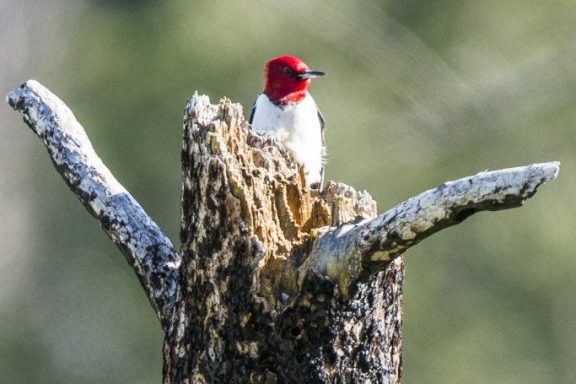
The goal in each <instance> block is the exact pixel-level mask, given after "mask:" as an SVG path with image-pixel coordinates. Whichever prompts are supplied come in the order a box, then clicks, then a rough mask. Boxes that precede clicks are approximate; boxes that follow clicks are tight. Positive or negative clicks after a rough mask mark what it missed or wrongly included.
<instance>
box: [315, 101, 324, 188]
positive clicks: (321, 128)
mask: <svg viewBox="0 0 576 384" xmlns="http://www.w3.org/2000/svg"><path fill="white" fill-rule="evenodd" d="M316 109H317V110H318V120H320V135H321V136H322V169H321V170H320V186H319V187H318V189H319V190H320V192H322V188H323V187H324V164H325V163H326V137H325V136H326V135H325V132H326V121H325V120H324V116H322V112H320V109H318V106H316Z"/></svg>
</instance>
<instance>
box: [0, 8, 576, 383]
mask: <svg viewBox="0 0 576 384" xmlns="http://www.w3.org/2000/svg"><path fill="white" fill-rule="evenodd" d="M0 28H1V32H2V33H1V34H0V93H1V94H3V95H4V94H6V93H7V92H8V91H9V90H10V89H12V88H14V87H16V86H18V85H19V84H20V83H21V82H23V81H25V80H27V79H29V78H35V79H37V80H39V81H40V82H41V83H43V84H44V85H46V86H47V87H49V88H50V89H51V90H52V91H53V92H55V93H56V94H57V95H58V96H60V97H61V98H62V99H63V100H64V101H65V102H66V103H67V104H68V105H69V106H70V107H71V108H72V110H73V111H74V113H75V114H76V116H77V117H78V119H79V120H80V122H81V123H83V125H84V127H85V128H86V130H87V131H88V134H89V136H90V138H91V139H92V142H93V145H94V147H95V148H96V150H97V151H98V153H99V154H100V155H101V157H102V158H103V160H104V161H105V163H106V164H107V165H108V166H109V167H110V169H111V170H112V171H113V173H114V174H115V175H116V176H117V178H118V179H119V180H120V181H121V182H122V183H123V184H124V185H125V186H126V187H127V189H128V190H129V191H131V193H132V194H133V195H134V196H135V197H136V198H137V199H138V201H139V202H140V203H141V204H142V205H143V206H144V207H145V209H146V210H147V211H148V213H149V214H150V215H151V216H152V217H153V218H154V219H155V220H156V221H157V222H158V223H159V225H160V226H161V227H162V228H163V229H164V231H165V232H166V233H167V234H168V235H169V236H170V238H171V239H172V240H173V241H174V242H176V241H177V231H178V227H179V217H180V212H179V199H180V161H179V157H180V134H181V118H182V115H183V108H184V105H185V102H186V99H187V98H188V97H190V96H191V95H192V93H193V92H194V90H198V91H199V92H201V93H205V94H208V95H209V96H211V97H212V100H213V101H217V100H218V99H219V98H220V97H222V96H228V97H230V98H231V99H232V100H234V101H237V102H240V103H241V104H242V105H244V107H245V108H244V109H245V115H247V114H248V111H249V108H250V106H251V103H252V101H253V99H254V97H255V96H256V94H257V93H259V92H260V90H261V88H262V65H263V63H264V62H265V61H266V59H268V58H270V57H273V56H275V55H279V54H293V55H297V56H300V57H301V58H303V59H304V60H305V61H306V62H307V63H308V64H309V65H310V66H311V67H312V68H315V69H321V70H324V71H326V72H327V74H328V75H327V76H326V77H324V78H322V79H319V80H317V81H315V82H314V83H313V85H312V93H313V94H314V97H315V99H316V101H317V103H318V105H319V106H320V108H321V109H322V112H323V113H324V116H325V117H326V120H327V122H328V130H327V142H328V146H329V147H328V150H329V163H328V169H327V176H328V178H329V179H335V180H339V181H343V182H345V183H347V184H350V185H353V186H355V187H357V188H358V189H366V190H368V191H369V192H370V193H371V194H372V195H373V196H374V198H375V199H376V200H377V201H378V204H379V210H380V211H383V210H385V209H387V208H390V207H391V206H393V205H395V204H396V203H398V202H400V201H402V200H404V199H406V198H408V197H410V196H412V195H414V194H417V193H419V192H421V191H423V190H425V189H429V188H432V187H435V186H437V185H439V184H440V183H442V182H443V181H446V180H450V179H455V178H458V177H462V176H466V175H469V174H473V173H476V172H478V171H481V170H484V169H498V168H504V167H511V166H517V165H524V164H530V163H534V162H543V161H550V160H560V161H562V164H563V165H562V171H561V173H560V177H559V179H558V180H557V181H555V182H554V183H552V184H550V185H546V186H544V187H542V188H541V190H540V192H539V194H537V195H536V196H535V197H534V198H533V199H531V200H529V201H528V203H527V204H526V206H525V207H523V208H521V209H516V210H511V211H504V212H497V213H489V214H486V213H484V214H479V215H476V216H473V217H472V218H470V219H469V220H468V221H466V222H465V223H463V224H462V225H459V226H457V227H455V228H451V229H448V230H445V231H442V232H441V233H439V234H437V235H435V236H433V237H432V238H430V239H428V240H426V241H424V242H423V243H422V244H420V245H418V246H417V247H415V248H413V249H411V250H410V251H409V252H408V253H407V255H406V263H407V272H406V275H407V276H406V286H405V310H404V379H403V382H404V383H543V382H548V383H561V382H562V383H568V382H576V364H574V361H576V332H575V331H576V258H575V257H574V247H575V245H576V236H574V224H575V223H576V204H574V203H573V196H574V190H575V189H576V181H575V179H574V177H572V175H573V174H574V172H575V171H576V170H575V167H576V151H575V149H574V147H575V145H574V143H575V139H576V130H575V129H574V126H575V125H576V124H575V122H576V108H574V104H575V101H576V64H575V63H576V3H575V2H573V1H547V0H535V1H520V0H511V1H496V0H485V1H474V0H452V1H450V0H440V1H425V0H421V1H416V0H388V1H369V0H359V1H353V2H352V1H345V0H333V1H330V2H327V1H326V2H320V1H310V0H307V1H304V0H295V1H291V2H287V1H278V0H274V1H270V0H268V1H257V0H249V1H241V2H231V1H221V0H211V1H194V2H191V1H183V0H165V1H162V2H160V1H135V0H134V1H111V0H109V1H95V0H93V1H88V0H83V1H79V0H75V1H71V0H69V1H64V0H59V1H56V0H54V1H50V2H36V1H25V0H0ZM0 167H1V168H0V243H1V245H0V261H1V267H0V382H5V383H159V382H160V381H161V370H162V357H161V346H162V333H161V330H160V327H159V325H158V323H157V321H156V319H155V317H154V314H153V311H152V310H151V308H150V306H149V303H148V302H147V300H146V298H145V296H144V293H143V292H142V290H141V289H140V287H139V283H138V281H137V279H136V278H135V276H134V275H133V273H132V271H131V270H130V268H129V266H128V265H127V263H126V262H125V260H124V258H123V256H122V255H121V254H120V252H119V251H118V250H117V249H116V248H115V247H114V246H113V245H112V242H111V241H109V240H108V239H107V238H106V236H105V235H104V234H103V232H102V231H101V230H100V229H99V226H98V224H97V222H96V221H95V220H93V219H92V218H91V217H90V216H89V215H87V214H86V212H85V211H84V209H83V208H82V207H81V205H80V204H79V203H78V202H77V201H76V198H75V197H74V196H73V195H72V194H71V193H70V192H69V191H68V190H67V188H66V186H65V184H64V183H63V182H62V180H61V179H60V177H59V176H58V175H57V174H56V172H55V171H54V170H53V168H52V165H51V163H50V161H49V159H48V156H47V154H46V151H45V150H44V148H43V146H42V144H41V143H40V142H39V140H38V139H37V138H36V137H34V135H33V134H32V133H31V132H30V130H29V129H28V128H27V127H26V126H25V125H24V124H23V123H22V121H21V117H20V116H19V115H18V114H17V113H15V112H13V111H11V110H10V108H9V107H8V106H7V105H5V106H4V107H0ZM571 196H572V197H571ZM571 204H572V205H571Z"/></svg>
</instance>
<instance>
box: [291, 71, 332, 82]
mask: <svg viewBox="0 0 576 384" xmlns="http://www.w3.org/2000/svg"><path fill="white" fill-rule="evenodd" d="M324 75H325V73H324V72H322V71H312V70H311V71H306V72H300V73H299V74H298V79H300V80H307V79H313V78H315V77H318V76H324Z"/></svg>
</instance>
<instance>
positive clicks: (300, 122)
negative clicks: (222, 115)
mask: <svg viewBox="0 0 576 384" xmlns="http://www.w3.org/2000/svg"><path fill="white" fill-rule="evenodd" d="M252 129H253V130H254V131H256V132H258V133H262V134H265V135H268V136H270V137H273V138H275V139H277V140H280V141H281V142H282V143H283V144H284V145H285V146H286V148H288V149H289V150H290V151H291V152H292V154H293V155H294V158H295V159H296V161H298V162H299V163H301V164H303V165H304V168H305V170H306V173H307V181H308V185H311V184H315V183H320V182H321V181H322V168H323V166H324V145H323V143H322V127H321V123H320V118H319V116H318V107H317V106H316V103H315V102H314V99H312V96H310V94H308V93H307V94H306V97H305V98H304V99H303V100H302V101H301V102H299V103H298V104H291V105H287V106H285V107H282V108H281V107H278V106H276V105H274V104H273V103H272V102H270V100H269V99H268V97H267V96H266V95H264V94H262V95H260V96H258V98H257V99H256V111H255V113H254V116H253V119H252Z"/></svg>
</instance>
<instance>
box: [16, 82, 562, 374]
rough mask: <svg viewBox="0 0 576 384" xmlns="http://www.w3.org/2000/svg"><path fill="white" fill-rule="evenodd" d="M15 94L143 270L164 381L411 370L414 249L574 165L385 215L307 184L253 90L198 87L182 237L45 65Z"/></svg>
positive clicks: (80, 192)
mask: <svg viewBox="0 0 576 384" xmlns="http://www.w3.org/2000/svg"><path fill="white" fill-rule="evenodd" d="M7 101H8V103H9V104H10V105H11V106H12V107H13V108H14V109H16V110H19V111H20V112H22V114H23V116H24V121H25V122H26V123H27V124H28V125H29V126H30V128H32V130H33V131H34V132H35V133H36V134H37V135H38V136H39V137H40V138H41V139H42V140H43V142H44V144H45V146H46V147H47V149H48V153H49V154H50V157H51V159H52V161H53V163H54V166H55V168H56V170H57V171H58V172H59V173H60V175H61V176H62V177H63V178H64V181H65V182H66V183H67V184H68V186H69V187H70V189H71V190H72V192H73V193H74V194H76V195H77V196H78V198H79V199H80V201H81V202H82V204H83V205H84V206H85V207H86V209H87V210H88V211H89V213H90V214H92V215H93V216H94V217H95V218H96V219H97V220H98V221H99V222H100V224H101V226H102V228H103V229H104V231H105V232H106V233H107V234H108V235H109V236H110V238H111V239H112V240H113V241H114V242H115V243H116V244H117V245H118V247H119V248H120V250H121V251H122V252H123V253H124V255H125V257H126V258H127V260H128V262H129V264H130V265H131V266H132V268H133V269H134V271H135V272H136V275H137V277H138V278H139V280H140V282H141V284H142V286H143V288H144V290H145V292H146V294H147V296H148V298H149V300H150V302H151V304H152V307H153V309H154V310H155V312H156V315H157V316H158V318H159V320H160V324H161V326H162V328H163V330H164V332H165V340H164V347H163V351H164V383H174V384H180V383H398V382H399V380H400V374H401V352H402V335H401V325H402V285H403V280H404V261H403V259H402V257H401V255H402V253H403V252H405V251H406V249H408V248H409V247H411V246H413V245H415V244H417V243H418V242H420V241H421V240H423V239H424V238H426V237H428V236H430V235H432V234H433V233H435V232H437V231H439V230H441V229H443V228H446V227H448V226H451V225H455V224H458V223H460V222H462V221H463V220H464V219H466V218H468V217H469V216H471V215H472V214H474V213H476V212H479V211H491V210H499V209H506V208H513V207H519V206H521V205H522V204H523V203H524V201H525V200H526V199H528V198H529V197H531V196H532V195H534V193H535V192H536V190H537V188H538V187H539V186H540V185H541V184H543V183H545V182H548V181H551V180H554V179H555V178H556V176H557V173H558V169H559V164H558V163H556V162H552V163H544V164H533V165H529V166H524V167H518V168H510V169H503V170H498V171H493V172H481V173H479V174H477V175H473V176H469V177H466V178H463V179H459V180H455V181H451V182H446V183H444V184H442V185H440V186H439V187H438V188H435V189H431V190H428V191H425V192H423V193H421V194H419V195H417V196H415V197H412V198H410V199H408V200H406V201H404V202H402V203H400V204H398V205H397V206H396V207H393V208H392V209H390V210H388V211H386V212H384V213H382V214H380V215H378V216H377V215H376V203H375V202H374V201H373V200H372V198H371V197H370V195H369V194H368V193H366V192H357V191H355V190H354V189H353V188H352V187H349V186H346V185H343V184H340V183H334V182H330V183H328V185H327V186H326V187H325V188H324V190H323V191H322V192H321V193H320V192H319V191H318V190H311V189H309V188H307V187H306V180H305V176H304V172H303V170H302V169H301V167H299V165H298V164H296V163H295V162H294V160H293V158H292V156H291V155H290V153H289V152H287V151H286V149H285V148H284V147H283V146H282V145H281V144H279V143H276V142H273V141H271V140H270V139H266V138H263V137H261V136H259V135H257V134H255V133H254V132H252V131H251V130H250V126H249V125H248V124H247V123H246V121H245V120H244V118H243V116H242V108H241V107H240V106H239V105H237V104H232V103H231V102H230V101H229V100H226V99H224V100H222V101H221V102H220V103H219V104H218V105H211V104H210V102H209V100H208V98H207V97H205V96H198V95H194V97H193V98H192V99H191V101H190V102H189V103H188V105H187V106H186V113H185V118H184V135H183V149H182V170H183V185H182V221H181V223H182V224H181V231H180V239H181V243H182V246H181V251H180V252H176V251H175V249H174V246H173V245H172V244H171V243H170V241H169V240H168V239H167V238H166V236H165V235H164V234H163V233H162V232H161V230H160V228H158V226H157V225H156V224H155V223H154V222H153V221H152V219H150V217H148V216H147V215H146V213H145V212H144V210H143V209H142V207H140V205H139V204H138V203H137V202H136V201H135V200H134V198H133V197H132V196H131V195H130V194H129V193H128V192H127V191H126V190H125V189H124V187H122V185H120V183H118V181H117V180H116V179H115V178H114V177H113V175H112V173H111V172H110V171H109V170H108V169H107V168H106V166H105V165H104V164H103V163H102V161H101V160H100V158H99V157H98V156H97V155H96V152H95V151H94V149H93V148H92V146H91V144H90V141H89V140H88V137H87V136H86V134H85V132H84V130H83V128H82V126H81V125H80V124H79V123H78V122H77V121H76V119H75V117H74V115H73V114H72V112H71V111H70V110H69V109H68V108H67V107H66V105H65V104H64V103H63V102H62V101H61V100H60V99H58V98H57V97H56V96H55V95H53V94H52V93H51V92H50V91H48V90H47V89H46V88H44V87H43V86H42V85H40V84H39V83H38V82H36V81H33V80H30V81H28V82H27V83H26V84H23V85H22V86H21V87H19V88H17V89H15V90H13V91H12V92H10V93H9V94H8V97H7Z"/></svg>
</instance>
